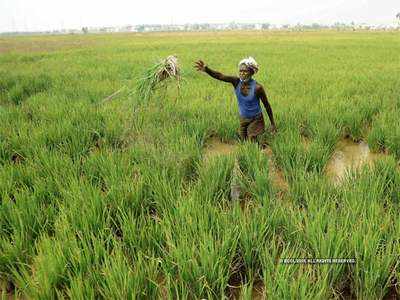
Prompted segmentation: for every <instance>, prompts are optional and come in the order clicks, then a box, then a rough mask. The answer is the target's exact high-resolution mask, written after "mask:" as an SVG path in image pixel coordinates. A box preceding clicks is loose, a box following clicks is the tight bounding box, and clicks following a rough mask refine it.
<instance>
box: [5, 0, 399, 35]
mask: <svg viewBox="0 0 400 300" xmlns="http://www.w3.org/2000/svg"><path fill="white" fill-rule="evenodd" d="M398 12H400V0H278V1H277V0H252V1H251V0H247V1H245V0H241V1H240V0H197V1H193V0H186V1H182V0H108V1H103V0H97V1H95V0H0V32H5V31H25V30H29V31H37V30H49V29H60V28H81V27H82V26H118V25H128V24H131V25H135V24H151V23H158V24H160V23H161V24H171V23H173V24H183V23H201V22H208V23H222V22H232V21H235V22H269V23H275V24H284V23H289V24H297V23H299V22H300V23H305V24H308V23H313V22H319V23H324V24H331V23H334V22H336V21H338V22H351V21H354V22H356V23H369V24H386V25H392V24H395V21H396V18H395V15H396V13H398Z"/></svg>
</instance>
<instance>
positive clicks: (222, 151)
mask: <svg viewBox="0 0 400 300" xmlns="http://www.w3.org/2000/svg"><path fill="white" fill-rule="evenodd" d="M236 149H237V145H236V144H234V143H224V142H222V141H221V140H220V139H218V138H217V137H213V138H211V139H209V140H208V141H207V142H206V147H205V149H204V158H205V159H209V158H211V157H215V156H218V155H229V154H231V153H233V152H235V151H236Z"/></svg>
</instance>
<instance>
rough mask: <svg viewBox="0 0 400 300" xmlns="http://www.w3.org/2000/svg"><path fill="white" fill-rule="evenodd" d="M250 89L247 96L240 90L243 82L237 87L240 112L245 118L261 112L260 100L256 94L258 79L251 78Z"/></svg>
mask: <svg viewBox="0 0 400 300" xmlns="http://www.w3.org/2000/svg"><path fill="white" fill-rule="evenodd" d="M249 83H250V91H249V94H248V95H247V96H244V95H242V93H241V92H240V88H241V86H242V82H241V81H240V82H239V84H238V85H237V86H236V88H235V93H236V97H237V100H238V104H239V114H240V116H241V117H244V118H253V117H255V116H256V115H258V114H259V113H261V106H260V100H259V99H258V98H257V96H256V81H255V80H254V79H250V81H249Z"/></svg>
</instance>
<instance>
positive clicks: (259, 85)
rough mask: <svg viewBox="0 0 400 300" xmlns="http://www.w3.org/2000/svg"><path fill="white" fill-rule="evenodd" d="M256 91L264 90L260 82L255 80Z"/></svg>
mask: <svg viewBox="0 0 400 300" xmlns="http://www.w3.org/2000/svg"><path fill="white" fill-rule="evenodd" d="M256 91H257V92H262V91H264V86H263V85H262V84H261V83H258V82H256Z"/></svg>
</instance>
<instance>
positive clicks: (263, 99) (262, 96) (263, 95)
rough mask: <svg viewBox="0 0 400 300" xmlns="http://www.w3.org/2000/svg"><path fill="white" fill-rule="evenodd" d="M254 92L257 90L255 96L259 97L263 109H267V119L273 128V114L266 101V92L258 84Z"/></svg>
mask: <svg viewBox="0 0 400 300" xmlns="http://www.w3.org/2000/svg"><path fill="white" fill-rule="evenodd" d="M256 92H257V96H258V97H259V99H260V100H261V102H262V103H263V104H264V107H265V110H266V111H267V114H268V117H269V120H270V121H271V125H272V126H273V128H275V121H274V115H273V113H272V108H271V105H270V104H269V102H268V97H267V94H266V93H265V90H264V88H263V87H262V86H261V85H260V86H258V89H257V91H256Z"/></svg>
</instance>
